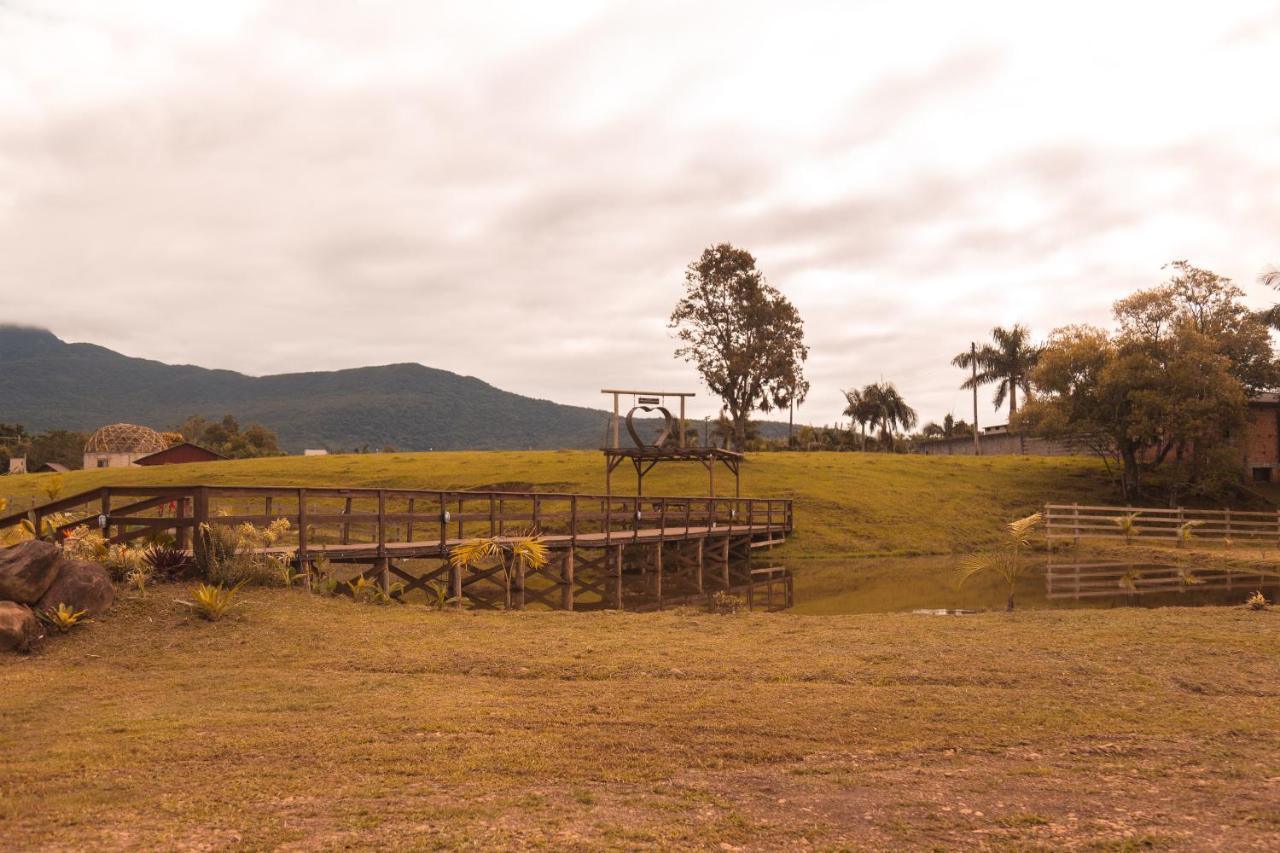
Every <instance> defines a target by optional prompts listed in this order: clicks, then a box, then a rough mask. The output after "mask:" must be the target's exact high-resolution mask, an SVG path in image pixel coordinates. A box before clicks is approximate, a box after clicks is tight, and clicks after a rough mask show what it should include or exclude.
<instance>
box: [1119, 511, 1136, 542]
mask: <svg viewBox="0 0 1280 853" xmlns="http://www.w3.org/2000/svg"><path fill="white" fill-rule="evenodd" d="M1140 515H1142V513H1140V512H1129V513H1125V514H1124V515H1122V516H1120V517H1118V518H1113V519H1112V522H1113V523H1114V524H1115V526H1116V527H1118V528H1119V529H1120V534H1121V535H1122V536H1124V544H1126V545H1128V544H1130V543H1131V542H1132V541H1133V537H1134V536H1137V535H1138V516H1140Z"/></svg>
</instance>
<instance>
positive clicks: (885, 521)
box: [0, 451, 1114, 559]
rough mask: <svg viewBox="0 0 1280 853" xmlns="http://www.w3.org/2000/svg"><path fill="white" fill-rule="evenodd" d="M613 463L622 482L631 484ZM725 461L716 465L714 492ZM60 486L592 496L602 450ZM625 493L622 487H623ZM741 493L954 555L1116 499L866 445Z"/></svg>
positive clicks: (349, 463) (679, 486) (366, 458)
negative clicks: (1059, 507) (1068, 510)
mask: <svg viewBox="0 0 1280 853" xmlns="http://www.w3.org/2000/svg"><path fill="white" fill-rule="evenodd" d="M622 474H623V472H622V471H621V469H620V470H619V476H618V478H617V482H618V483H619V486H620V488H621V489H625V488H626V487H628V486H632V487H633V486H634V484H633V483H632V482H631V481H629V480H628V479H627V478H626V477H625V476H623V475H622ZM52 476H54V475H49V474H31V475H26V476H21V477H3V478H0V494H7V495H9V496H10V497H11V499H12V502H13V504H14V505H15V506H16V507H18V508H23V507H25V506H27V505H28V504H29V503H30V501H32V500H37V499H38V500H44V497H43V493H42V490H43V488H44V486H45V484H46V483H47V482H48V481H49V479H50V478H51V477H52ZM726 477H727V472H726V471H723V470H722V471H720V472H718V473H717V480H718V486H719V488H720V490H721V493H722V494H723V493H724V489H725V488H728V489H729V491H728V494H732V484H731V483H727V482H726V480H725V478H726ZM64 479H65V486H64V489H65V493H66V494H72V493H74V492H77V491H82V490H85V489H91V488H96V487H98V486H102V485H105V484H108V483H118V484H143V483H146V484H164V483H170V484H174V483H181V484H188V483H207V484H215V483H217V484H228V485H232V484H234V485H271V484H281V485H299V486H322V485H342V486H368V487H374V486H384V487H388V488H391V487H405V488H423V489H482V488H496V489H511V490H520V489H539V490H544V491H578V492H585V493H592V494H599V493H602V492H603V491H604V462H603V460H602V458H601V456H600V454H599V453H598V452H591V451H531V452H525V453H520V452H502V451H494V452H456V453H392V454H368V455H345V456H325V457H300V456H291V457H281V458H275V459H257V460H243V461H232V462H217V463H204V464H194V465H169V466H164V467H160V468H128V469H102V470H90V471H74V472H71V473H69V474H67V475H65V478H64ZM645 490H646V492H647V493H649V494H654V495H661V494H666V495H689V494H693V495H704V494H706V491H707V482H706V474H705V472H703V471H702V468H701V467H700V466H697V465H668V466H663V467H659V468H658V469H656V470H655V471H654V472H653V473H652V474H650V475H649V477H648V478H646V488H645ZM624 493H625V492H624ZM743 495H744V496H748V497H750V496H759V497H774V498H792V499H794V500H795V502H796V526H797V533H796V536H795V538H794V541H793V542H792V544H791V545H790V546H789V547H788V549H787V551H786V552H785V556H786V557H787V558H789V559H790V558H795V559H814V558H832V557H841V558H843V557H860V556H910V555H936V554H948V553H951V552H952V551H953V550H954V549H956V548H957V547H961V548H963V547H968V546H969V545H971V544H972V543H973V542H975V541H980V540H982V539H984V538H987V537H989V536H991V535H992V534H993V533H994V532H995V531H996V530H997V529H998V527H999V525H1000V524H1001V523H1003V522H1004V521H1007V520H1008V519H1010V518H1013V517H1015V516H1018V515H1025V514H1027V513H1029V512H1033V511H1035V510H1036V508H1037V507H1039V506H1041V505H1043V504H1044V503H1045V502H1047V501H1059V502H1067V503H1070V502H1072V501H1080V502H1088V501H1100V500H1114V496H1113V493H1112V488H1111V485H1110V483H1109V482H1108V481H1107V479H1106V477H1105V476H1104V472H1103V470H1102V466H1101V464H1100V463H1098V462H1097V461H1095V460H1092V459H1082V458H1056V459H1055V458H1039V457H1013V456H1003V457H987V458H982V459H974V458H968V457H959V456H957V457H951V458H948V457H929V456H899V455H888V454H886V455H878V454H864V453H803V454H802V453H761V454H754V455H752V456H750V457H748V461H747V464H746V465H744V466H743Z"/></svg>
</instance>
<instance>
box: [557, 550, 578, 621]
mask: <svg viewBox="0 0 1280 853" xmlns="http://www.w3.org/2000/svg"><path fill="white" fill-rule="evenodd" d="M575 550H576V549H575V548H574V547H573V546H572V545H570V546H569V547H568V549H566V550H565V552H564V563H562V564H561V568H560V581H561V582H562V583H563V584H564V589H563V590H561V594H560V606H561V607H563V608H564V609H565V610H570V611H572V610H573V560H574V556H575Z"/></svg>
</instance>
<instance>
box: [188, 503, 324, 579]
mask: <svg viewBox="0 0 1280 853" xmlns="http://www.w3.org/2000/svg"><path fill="white" fill-rule="evenodd" d="M205 501H206V503H205V513H206V514H207V513H208V512H209V505H208V502H207V501H208V498H206V499H205ZM298 565H300V566H305V565H308V561H307V490H306V489H298Z"/></svg>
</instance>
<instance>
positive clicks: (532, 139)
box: [0, 0, 1280, 425]
mask: <svg viewBox="0 0 1280 853" xmlns="http://www.w3.org/2000/svg"><path fill="white" fill-rule="evenodd" d="M1277 81H1280V4H1277V3H1275V2H1274V0H1268V1H1267V2H1219V3H1212V4H1210V3H1194V4H1193V3H1154V2H1150V3H1147V2H1125V3H1117V2H1114V0H1111V2H1106V3H1093V2H1072V3H1059V4H1049V3H1026V2H1013V3H983V2H975V3H963V4H962V3H953V2H936V3H914V2H894V3H889V2H832V3H820V2H803V0H792V2H786V3H783V2H774V3H756V2H747V0H733V2H724V3H721V2H697V3H690V2H671V3H668V2H646V3H634V2H630V3H628V2H618V3H607V2H562V0H556V2H554V3H515V2H513V3H506V4H504V3H488V2H468V3H429V2H402V3H400V2H362V3H358V4H357V3H340V2H324V0H282V2H249V0H219V2H217V3H207V2H206V3H196V2H173V0H159V1H158V2H129V1H128V0H121V2H113V3H110V4H107V3H101V2H97V1H96V0H92V1H91V2H63V0H49V2H36V0H0V294H3V299H2V301H0V322H17V323H23V324H31V325H38V326H43V327H46V328H49V329H51V330H52V331H53V332H54V333H56V334H57V335H59V336H60V337H62V338H63V339H65V340H71V341H89V342H92V343H97V344H101V345H103V346H107V347H110V348H112V349H116V350H119V351H121V352H124V353H126V354H128V355H134V356H141V357H146V358H154V359H159V360H162V361H166V362H173V363H190V364H198V365H202V366H206V367H219V368H230V369H234V370H240V371H243V372H246V373H250V374H255V375H260V374H266V373H280V372H293V371H306V370H327V369H336V368H343V367H355V366H362V365H367V364H387V363H395V362H405V361H413V362H421V363H423V364H427V365H430V366H432V367H439V368H443V369H447V370H452V371H455V372H459V373H464V374H469V375H474V376H478V377H480V378H482V379H484V380H486V381H488V382H491V383H493V384H495V385H497V386H499V387H501V388H505V389H508V390H511V391H516V392H519V393H523V394H528V395H532V396H536V397H544V398H548V399H553V400H556V401H559V402H566V403H575V404H581V405H591V406H597V407H603V406H605V405H606V404H607V402H608V401H607V400H606V399H605V398H604V397H602V396H601V395H600V394H599V390H600V389H601V388H607V387H619V386H622V387H633V388H641V389H650V388H656V389H657V390H695V391H698V392H699V396H698V397H697V398H695V401H694V403H695V405H693V406H692V407H691V410H690V411H691V414H693V415H698V416H700V415H703V414H711V413H713V412H714V411H715V410H716V409H718V405H717V404H716V403H715V402H714V401H713V400H711V399H709V397H708V396H707V394H706V393H705V388H703V387H702V386H701V385H700V383H699V381H698V377H697V375H696V373H695V372H694V371H693V369H692V368H691V367H690V366H688V365H687V364H685V363H683V362H680V361H677V360H676V359H675V358H674V355H673V353H674V350H675V342H674V340H673V338H672V335H671V332H670V330H669V329H668V328H667V318H668V317H669V316H670V313H671V310H672V308H673V307H674V305H675V303H676V301H677V300H678V299H679V297H680V295H681V292H682V286H683V271H684V268H685V266H686V265H687V264H688V263H689V262H690V261H692V260H693V259H694V258H696V257H697V256H698V255H699V254H700V253H701V251H702V250H703V248H705V247H706V246H708V245H711V244H714V243H720V242H726V241H727V242H731V243H733V244H735V245H737V246H740V247H743V248H746V249H748V250H750V251H751V252H752V253H753V254H754V255H755V256H756V258H757V262H758V265H759V267H760V268H761V269H762V270H763V272H764V273H765V275H766V276H767V277H768V279H769V281H770V282H771V283H772V284H773V285H774V286H776V287H777V288H779V289H780V290H781V291H782V292H783V293H784V294H785V295H786V296H787V297H788V298H789V299H790V300H791V301H792V302H793V303H794V304H795V305H796V307H797V308H798V309H799V311H800V314H801V316H802V317H803V319H804V321H805V330H806V339H807V342H808V344H809V346H810V348H811V355H810V359H809V362H808V365H807V370H806V372H807V375H808V377H809V379H810V381H811V384H812V387H811V391H810V394H809V398H808V400H807V401H806V402H805V404H804V405H803V406H801V407H800V409H799V410H798V411H797V415H796V418H797V420H798V421H800V422H809V423H814V424H828V423H833V422H835V421H836V419H837V417H838V416H839V413H840V411H841V409H842V408H843V397H842V395H841V389H842V388H851V387H856V386H861V385H865V384H867V383H869V382H875V381H881V380H887V381H892V382H894V383H895V384H896V385H897V387H898V388H899V390H900V391H901V392H902V393H903V395H904V396H905V397H906V399H907V400H908V402H909V403H911V404H912V405H914V406H915V408H916V409H917V410H918V411H919V413H920V416H921V419H922V420H929V419H937V420H941V418H942V416H943V415H945V414H947V413H948V412H951V413H954V414H955V415H956V416H957V417H964V418H966V419H968V418H969V417H970V409H971V400H970V398H969V395H968V392H965V391H961V390H960V389H959V387H958V386H959V383H960V382H961V381H962V380H963V378H964V376H963V375H962V373H961V372H960V371H959V370H957V369H956V368H954V367H951V366H950V360H951V357H952V356H954V355H955V354H956V353H957V352H959V351H960V350H962V349H966V348H967V347H968V344H969V342H970V341H972V340H975V339H976V340H979V341H980V340H982V339H983V338H984V337H986V336H987V335H989V332H990V329H991V327H992V326H994V325H997V324H1001V325H1008V324H1011V323H1014V322H1021V323H1025V324H1026V325H1028V326H1029V327H1030V328H1031V329H1032V331H1033V333H1034V334H1035V335H1036V336H1037V337H1038V338H1042V337H1043V336H1045V335H1046V334H1048V332H1049V331H1050V330H1052V329H1053V328H1055V327H1057V326H1061V325H1064V324H1067V323H1077V322H1092V323H1107V322H1108V321H1109V317H1110V305H1111V303H1112V302H1113V301H1114V300H1115V299H1117V298H1118V297H1120V296H1123V295H1125V294H1127V293H1129V292H1131V291H1133V290H1135V289H1137V288H1140V287H1149V286H1154V285H1156V284H1158V283H1160V282H1161V281H1162V280H1163V279H1164V278H1165V277H1166V276H1167V271H1166V270H1162V266H1163V265H1164V264H1166V263H1167V262H1169V261H1172V260H1177V259H1187V260H1190V261H1191V262H1192V263H1194V264H1196V265H1198V266H1202V267H1207V268H1210V269H1212V270H1214V271H1216V272H1218V273H1221V274H1224V275H1227V276H1230V277H1232V278H1233V279H1234V280H1235V281H1236V282H1237V284H1239V285H1240V286H1241V287H1242V288H1244V289H1245V290H1246V292H1247V294H1248V301H1249V302H1250V304H1252V305H1255V306H1258V307H1261V306H1264V305H1268V304H1270V302H1271V301H1272V300H1273V298H1280V296H1276V295H1275V294H1274V293H1273V292H1272V291H1270V290H1268V289H1266V288H1264V287H1262V286H1261V285H1260V284H1258V283H1257V282H1256V276H1257V275H1258V273H1259V272H1261V271H1262V270H1263V269H1265V268H1267V267H1268V265H1270V264H1275V263H1280V89H1278V88H1277ZM979 417H980V423H982V424H984V425H988V424H991V423H995V422H1002V421H1003V420H1004V419H1005V418H1004V415H1003V414H1002V413H998V412H996V411H994V410H993V408H992V406H991V403H990V392H989V391H988V392H984V394H983V399H982V401H981V409H980V415H979Z"/></svg>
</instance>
